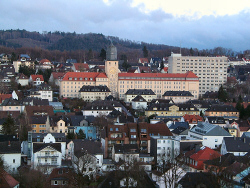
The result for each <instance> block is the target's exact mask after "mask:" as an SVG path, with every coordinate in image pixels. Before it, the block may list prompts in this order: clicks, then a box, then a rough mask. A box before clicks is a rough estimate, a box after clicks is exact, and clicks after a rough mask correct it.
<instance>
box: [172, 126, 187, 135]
mask: <svg viewBox="0 0 250 188" xmlns="http://www.w3.org/2000/svg"><path fill="white" fill-rule="evenodd" d="M185 130H187V129H186V128H185V127H176V128H175V129H174V130H173V131H171V132H172V133H174V134H177V135H179V134H181V133H182V132H184V131H185Z"/></svg>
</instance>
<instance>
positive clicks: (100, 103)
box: [83, 100, 121, 111]
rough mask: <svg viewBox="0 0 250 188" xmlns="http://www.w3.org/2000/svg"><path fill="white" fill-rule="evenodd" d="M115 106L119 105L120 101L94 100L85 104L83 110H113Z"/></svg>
mask: <svg viewBox="0 0 250 188" xmlns="http://www.w3.org/2000/svg"><path fill="white" fill-rule="evenodd" d="M115 107H121V103H119V102H117V101H107V100H96V101H93V102H92V103H89V104H87V105H86V107H84V108H83V110H98V111H101V110H104V111H106V110H111V111H113V110H114V109H115Z"/></svg>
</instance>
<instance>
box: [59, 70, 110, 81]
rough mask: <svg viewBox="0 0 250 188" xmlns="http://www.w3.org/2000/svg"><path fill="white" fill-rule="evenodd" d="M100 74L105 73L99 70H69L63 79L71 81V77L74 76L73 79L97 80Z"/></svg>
mask: <svg viewBox="0 0 250 188" xmlns="http://www.w3.org/2000/svg"><path fill="white" fill-rule="evenodd" d="M100 74H101V75H100ZM98 75H100V76H104V75H103V73H99V72H67V73H66V74H65V76H64V77H63V79H62V81H69V78H72V81H95V79H96V77H97V76H98ZM91 78H92V80H91ZM105 78H106V77H105ZM81 79H82V80H81Z"/></svg>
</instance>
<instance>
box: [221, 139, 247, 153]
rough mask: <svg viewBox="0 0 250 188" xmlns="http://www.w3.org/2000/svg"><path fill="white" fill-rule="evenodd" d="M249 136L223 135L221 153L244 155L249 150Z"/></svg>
mask: <svg viewBox="0 0 250 188" xmlns="http://www.w3.org/2000/svg"><path fill="white" fill-rule="evenodd" d="M249 144H250V138H241V137H224V139H223V141H222V145H221V154H222V155H225V154H227V153H233V154H234V155H235V156H244V155H245V154H247V153H248V152H249V151H250V148H249Z"/></svg>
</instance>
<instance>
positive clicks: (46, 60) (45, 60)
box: [40, 59, 50, 64]
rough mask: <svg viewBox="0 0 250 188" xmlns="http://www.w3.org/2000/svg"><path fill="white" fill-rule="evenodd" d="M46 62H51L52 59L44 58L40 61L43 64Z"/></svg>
mask: <svg viewBox="0 0 250 188" xmlns="http://www.w3.org/2000/svg"><path fill="white" fill-rule="evenodd" d="M45 62H50V60H48V59H42V60H41V61H40V64H43V63H45Z"/></svg>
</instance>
